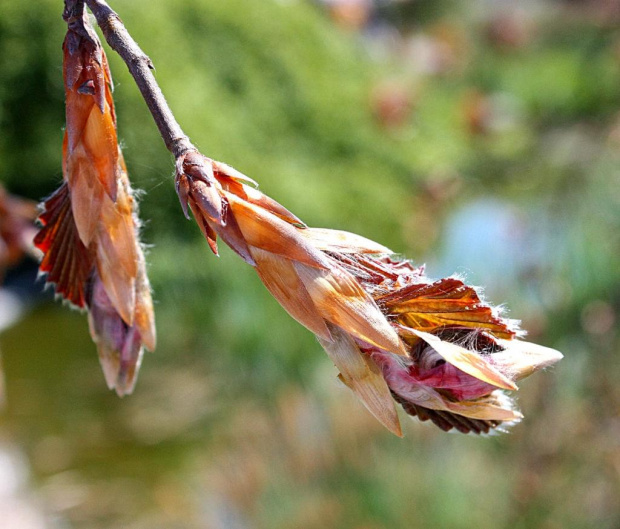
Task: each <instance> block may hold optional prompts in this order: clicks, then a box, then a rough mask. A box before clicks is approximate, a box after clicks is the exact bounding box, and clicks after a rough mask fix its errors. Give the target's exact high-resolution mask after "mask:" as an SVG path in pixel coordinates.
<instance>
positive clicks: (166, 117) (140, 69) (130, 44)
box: [85, 0, 195, 158]
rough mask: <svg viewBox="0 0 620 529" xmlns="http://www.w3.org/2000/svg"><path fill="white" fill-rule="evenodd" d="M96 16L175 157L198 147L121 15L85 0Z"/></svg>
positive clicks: (102, 0)
mask: <svg viewBox="0 0 620 529" xmlns="http://www.w3.org/2000/svg"><path fill="white" fill-rule="evenodd" d="M85 2H86V5H88V8H89V9H90V10H91V11H92V13H93V15H95V18H96V19H97V24H98V25H99V27H100V28H101V31H102V32H103V35H104V37H105V39H106V41H107V43H108V44H109V45H110V47H111V48H112V49H113V50H114V51H115V52H116V53H118V54H119V55H120V56H121V58H122V59H123V61H125V64H126V65H127V68H128V69H129V72H130V73H131V75H132V76H133V78H134V79H135V81H136V84H137V85H138V88H139V90H140V92H141V94H142V97H143V98H144V101H145V102H146V104H147V106H148V108H149V110H150V112H151V115H152V116H153V119H154V120H155V123H156V125H157V128H158V129H159V133H160V134H161V137H162V139H163V140H164V143H165V144H166V147H167V148H168V150H169V151H170V152H171V153H172V154H173V155H174V157H175V158H178V157H179V156H181V155H183V154H184V153H186V152H188V151H191V150H195V147H194V146H193V145H192V143H191V142H190V140H189V138H188V137H187V136H186V135H185V133H184V132H183V129H181V126H180V125H179V124H178V123H177V120H176V119H175V117H174V115H173V114H172V110H170V107H169V106H168V103H167V102H166V98H165V97H164V94H163V93H162V91H161V88H159V85H158V84H157V81H156V80H155V76H154V75H153V72H152V70H153V69H154V67H153V63H152V62H151V60H150V59H149V57H148V56H147V55H146V54H145V53H144V52H143V51H142V50H141V49H140V46H138V44H137V43H136V41H135V40H134V39H133V38H132V37H131V35H130V34H129V32H128V31H127V29H126V28H125V26H124V25H123V22H122V21H121V19H120V17H119V16H118V15H117V14H116V13H115V12H114V10H112V8H111V7H110V6H109V5H108V4H107V2H105V0H85Z"/></svg>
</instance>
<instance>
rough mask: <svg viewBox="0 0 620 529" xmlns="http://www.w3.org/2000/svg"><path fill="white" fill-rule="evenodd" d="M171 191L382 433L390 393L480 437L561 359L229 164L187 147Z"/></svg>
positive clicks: (390, 421) (467, 297)
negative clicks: (311, 344) (313, 338)
mask: <svg viewBox="0 0 620 529" xmlns="http://www.w3.org/2000/svg"><path fill="white" fill-rule="evenodd" d="M176 167H177V171H176V187H177V192H178V195H179V198H180V200H181V205H182V207H183V210H184V212H185V214H186V216H187V215H188V210H191V211H192V213H193V216H194V218H195V219H196V222H197V223H198V225H199V226H200V229H201V230H202V232H203V234H204V236H205V237H206V239H207V241H208V243H209V246H210V247H211V249H212V250H213V252H214V253H216V254H217V252H218V249H217V238H218V236H219V237H220V238H221V239H222V240H223V241H224V242H225V243H226V244H228V245H229V246H230V247H231V248H232V249H233V250H234V251H235V252H236V253H237V254H238V255H239V256H241V257H242V258H243V259H244V260H245V261H246V262H247V263H248V264H250V265H252V266H253V267H254V268H256V271H257V273H258V275H259V277H260V278H261V280H262V281H263V283H264V284H265V286H266V287H267V288H268V289H269V291H270V292H271V294H273V296H274V297H275V298H276V299H277V300H278V301H279V302H280V304H281V305H282V306H283V307H284V308H285V309H286V311H287V312H288V313H289V314H290V315H291V316H292V317H293V318H295V319H296V320H297V321H298V322H300V323H301V324H302V325H304V326H305V327H307V328H308V329H309V330H311V331H312V332H313V333H314V334H316V335H317V337H318V339H319V341H320V343H321V345H322V346H323V348H324V349H325V351H326V352H327V353H328V355H329V356H330V358H331V359H332V361H333V362H334V364H335V365H336V367H337V368H338V370H339V372H340V376H339V377H340V379H341V380H342V381H343V382H344V383H345V384H346V385H347V386H348V387H349V388H351V389H352V390H353V391H354V392H355V393H356V395H357V396H358V397H359V398H360V399H361V400H362V402H363V403H364V405H365V406H366V407H367V408H368V409H369V411H370V412H371V413H372V414H373V415H374V416H375V417H376V418H377V419H379V420H380V421H381V422H382V423H383V424H384V425H385V426H386V427H387V428H388V429H389V430H390V431H392V432H393V433H395V434H396V435H402V433H401V427H400V423H399V420H398V415H397V413H396V409H395V406H394V401H396V402H398V403H400V404H401V405H402V406H403V408H404V409H405V411H406V412H407V413H409V414H410V415H417V416H418V417H419V418H420V419H421V420H428V419H430V420H432V421H433V422H434V423H435V424H437V425H438V426H440V427H441V428H442V429H444V430H450V429H452V428H456V429H457V430H458V431H461V432H464V433H468V432H474V433H486V432H488V431H489V430H491V429H493V428H496V427H498V426H500V425H501V424H507V423H512V422H516V421H518V420H520V418H521V414H520V413H519V412H517V411H516V410H515V409H514V406H513V403H512V401H511V400H510V399H509V398H508V397H507V396H506V395H505V394H504V390H515V389H517V387H516V385H515V381H517V380H519V379H520V378H523V377H524V376H527V375H529V374H531V373H532V372H534V371H536V370H538V369H541V368H544V367H547V366H549V365H551V364H553V363H555V362H556V361H558V360H559V359H560V358H561V355H560V353H558V352H557V351H554V350H552V349H548V348H544V347H540V346H536V345H534V344H529V343H527V342H523V341H521V340H519V339H518V331H517V325H516V322H513V321H510V320H507V319H505V318H502V317H501V315H500V313H499V311H498V310H496V309H493V308H492V307H490V306H489V305H487V304H486V303H484V301H483V300H482V299H481V298H480V296H479V294H478V292H477V290H476V289H475V288H472V287H469V286H467V285H465V284H464V283H463V282H462V281H461V280H460V279H459V278H456V277H452V278H447V279H441V280H439V281H431V280H430V279H428V278H427V277H426V276H425V274H424V270H423V269H421V268H415V267H413V266H412V265H411V264H410V263H409V262H408V261H406V260H400V259H395V258H394V257H393V255H392V252H391V251H390V250H389V249H388V248H385V247H384V246H382V245H380V244H377V243H375V242H373V241H370V240H368V239H365V238H363V237H360V236H358V235H354V234H351V233H347V232H342V231H334V230H326V229H316V228H309V227H307V226H306V225H305V224H303V222H302V221H301V220H300V219H298V218H297V217H296V216H295V215H293V214H292V213H291V212H289V211H288V210H287V209H285V208H284V207H283V206H281V205H280V204H278V203H277V202H275V201H274V200H272V199H271V198H269V197H267V196H266V195H264V194H262V193H261V192H260V191H258V190H257V189H256V188H255V187H254V185H255V184H254V182H253V181H252V180H251V179H250V178H248V177H246V176H245V175H243V174H241V173H239V172H238V171H236V170H235V169H233V168H231V167H229V166H227V165H225V164H222V163H220V162H216V161H213V160H211V159H209V158H206V157H204V156H203V155H201V154H200V153H198V152H195V151H191V152H188V153H186V154H185V155H183V156H181V157H180V158H179V159H178V160H177V165H176Z"/></svg>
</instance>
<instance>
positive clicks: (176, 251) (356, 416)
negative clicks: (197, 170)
mask: <svg viewBox="0 0 620 529" xmlns="http://www.w3.org/2000/svg"><path fill="white" fill-rule="evenodd" d="M354 3H355V2H354ZM356 3H357V4H358V5H357V8H356V9H357V11H353V10H352V8H351V7H350V6H349V7H348V8H347V9H348V11H347V9H345V8H344V7H343V5H338V4H339V2H337V1H332V2H326V3H325V4H323V3H319V2H310V1H302V0H296V1H295V0H288V1H285V0H280V1H276V0H227V1H225V2H221V1H212V0H187V1H185V2H181V3H178V2H177V3H174V4H173V3H172V2H144V1H142V0H133V1H131V2H129V1H122V0H118V1H116V2H114V3H113V7H114V8H115V9H117V10H118V12H119V13H120V14H121V17H122V18H123V20H124V21H125V23H126V25H127V27H128V29H129V30H130V32H131V33H132V35H133V36H134V37H135V38H136V40H138V42H139V43H140V45H141V46H142V47H143V49H144V50H145V51H146V52H147V53H148V54H149V55H150V57H151V58H152V59H153V61H154V63H155V65H156V67H157V71H156V75H157V78H158V80H159V82H160V83H161V86H162V89H163V91H164V93H165V94H166V96H167V98H168V100H169V102H170V104H171V106H172V108H173V110H174V112H175V113H176V116H177V118H178V120H179V121H180V123H181V124H182V125H183V127H184V128H185V129H186V131H187V133H188V134H189V135H190V136H191V137H192V139H193V140H194V141H195V142H196V143H197V145H199V147H200V148H201V149H202V150H203V151H204V152H205V154H208V155H209V156H212V157H213V158H215V159H219V160H223V161H225V162H227V163H229V164H231V165H233V166H235V167H236V168H238V169H239V170H241V171H243V172H245V173H246V174H248V175H250V176H252V177H253V178H255V179H256V180H258V181H259V182H260V184H261V188H262V190H263V191H264V192H266V193H268V194H269V195H271V196H272V197H274V198H275V199H276V200H278V201H279V202H281V203H283V204H284V205H286V206H287V207H288V208H289V209H291V210H292V211H293V212H295V213H296V214H297V215H298V216H300V217H301V218H302V219H304V220H305V221H306V222H307V223H308V224H311V225H316V226H326V227H333V228H340V229H347V230H350V231H354V232H358V233H361V234H362V235H364V236H367V237H369V238H372V239H375V240H378V241H380V242H382V243H384V244H386V245H387V246H390V247H391V248H392V249H394V250H396V251H399V252H402V253H403V254H406V255H407V256H409V257H411V258H414V259H415V260H417V261H427V262H428V263H429V274H430V275H432V276H439V275H448V274H450V273H452V272H454V271H458V272H463V273H466V274H467V275H468V276H469V277H470V278H471V279H473V280H474V282H476V283H478V284H484V285H486V286H487V295H488V297H489V298H490V299H491V300H492V301H493V302H496V303H501V302H505V303H506V304H507V306H508V307H509V308H510V309H511V312H510V315H511V316H512V317H517V318H522V319H523V320H524V327H525V328H527V329H529V330H530V331H531V337H532V338H533V339H535V340H536V341H539V342H541V343H545V344H547V345H550V346H553V347H556V348H557V349H559V350H561V351H562V352H564V354H565V359H564V360H563V361H562V362H561V364H560V365H559V366H558V367H557V368H556V369H554V370H553V371H552V372H550V373H546V374H541V375H538V376H537V377H536V378H533V379H532V380H529V381H527V382H526V383H524V384H523V388H522V397H521V402H520V407H521V409H522V410H523V411H524V413H525V416H526V418H525V420H524V422H523V423H522V424H521V425H519V426H517V427H516V428H514V430H513V432H512V433H511V434H509V435H506V436H502V437H498V438H493V439H487V440H485V439H477V438H470V437H459V436H455V435H446V434H443V433H442V432H439V431H435V430H434V429H432V428H431V427H429V426H426V425H421V424H418V423H410V424H409V425H408V426H407V428H406V437H405V439H403V440H399V439H395V438H394V439H392V438H391V437H390V436H389V434H387V433H385V432H384V431H382V429H381V427H380V425H376V424H375V423H374V420H373V419H372V417H370V416H368V415H367V413H366V411H365V410H364V409H363V408H362V407H361V406H360V405H359V404H358V403H357V402H356V401H355V399H354V397H353V396H352V395H350V394H349V393H348V390H346V388H343V387H341V386H340V385H339V383H338V382H337V381H336V379H335V373H334V371H333V369H332V367H331V365H330V364H329V361H328V360H327V358H326V357H325V356H324V355H323V354H322V353H321V351H320V347H319V345H318V344H317V343H316V342H315V341H314V339H313V338H312V336H311V335H310V333H309V332H307V331H305V330H304V329H303V328H301V327H300V326H299V325H297V324H296V323H295V322H294V321H292V320H291V319H290V318H289V317H288V316H287V315H286V314H285V313H284V311H282V309H281V308H280V307H279V306H278V305H277V303H276V302H275V301H274V300H273V299H271V297H270V296H269V294H268V293H267V292H266V291H265V290H264V288H263V287H262V286H261V285H260V283H259V280H258V279H257V278H256V277H255V274H253V273H252V271H251V270H249V268H248V267H247V265H245V264H244V263H243V262H241V260H240V259H238V257H237V256H235V255H233V254H232V253H231V252H229V251H227V250H223V252H222V257H221V258H220V259H219V260H218V259H216V258H214V257H213V256H212V255H210V252H209V250H208V247H207V245H206V244H205V243H204V241H203V240H202V236H201V235H200V233H199V230H198V229H197V228H196V226H195V225H194V224H190V223H188V222H187V221H185V220H184V218H183V216H182V214H181V211H180V207H179V204H178V201H177V199H176V196H175V194H174V190H173V184H172V171H173V167H172V161H171V159H170V156H169V155H168V154H167V152H166V151H165V149H164V147H163V144H162V142H161V140H160V139H159V137H158V135H157V131H156V128H155V126H154V125H153V123H152V120H151V117H150V116H149V114H148V112H147V110H146V108H145V105H144V104H143V102H142V100H141V98H140V96H139V93H138V91H137V89H136V88H135V86H134V84H133V82H132V80H131V78H130V77H129V75H128V74H127V72H126V68H125V66H124V65H123V64H122V63H121V61H120V60H119V59H118V58H117V57H116V56H115V55H114V54H112V53H109V57H110V60H111V67H112V74H113V76H114V78H115V81H116V91H115V99H116V103H117V113H118V119H119V135H120V138H121V140H122V141H123V143H124V145H125V149H124V154H125V158H126V160H127V164H128V168H129V174H130V177H131V178H132V181H133V182H134V185H135V186H136V187H140V188H142V189H143V190H144V191H145V194H144V196H143V198H142V200H141V217H142V218H143V219H148V220H146V221H145V226H144V228H143V235H144V238H145V239H146V241H147V242H148V243H149V244H151V245H153V247H152V248H151V250H150V253H149V261H150V271H149V272H150V276H151V278H152V282H153V286H154V289H155V293H154V297H155V300H156V312H157V319H158V329H159V337H160V340H159V346H158V349H157V351H156V352H155V353H154V354H149V355H148V356H147V357H146V358H145V363H144V366H143V370H142V372H141V378H140V380H139V382H138V386H137V389H136V392H135V394H134V395H133V396H131V397H128V398H126V399H123V400H119V399H118V398H117V397H116V396H115V395H114V394H112V393H108V392H107V390H106V389H105V383H104V381H103V377H102V376H101V373H100V371H99V366H98V362H97V359H96V353H95V350H94V346H93V345H92V344H91V343H90V341H89V338H88V331H87V328H86V321H85V318H84V317H83V316H82V315H79V314H76V313H69V312H67V311H66V310H63V309H62V308H61V307H60V306H57V305H51V304H43V305H39V306H38V307H37V308H36V309H35V310H34V311H33V312H31V313H30V315H28V316H27V317H26V318H24V319H23V320H22V321H21V323H19V324H17V325H16V326H14V327H12V328H11V329H9V330H7V331H5V332H4V333H3V335H2V336H1V337H0V347H1V348H2V352H3V364H4V371H5V376H6V399H7V403H8V405H7V408H6V410H5V412H4V414H3V416H2V422H0V433H1V434H2V435H3V436H4V437H5V438H6V439H10V441H11V443H13V444H16V445H17V446H19V447H20V449H22V450H23V451H24V452H25V454H26V455H27V456H28V464H29V465H30V467H31V468H32V472H33V480H32V481H33V483H34V484H35V486H36V489H37V491H38V492H37V494H38V496H39V498H40V500H41V504H42V505H43V506H44V507H45V509H46V511H47V512H48V513H49V515H50V517H51V518H58V519H60V520H63V521H65V522H66V523H67V525H68V526H69V527H80V528H81V527H88V528H107V527H131V528H143V527H144V528H146V527H149V528H153V527H171V526H174V527H188V528H193V527H196V528H198V527H200V528H202V527H209V528H211V527H212V528H216V529H217V528H246V527H247V528H254V527H257V528H269V529H271V528H285V527H300V528H308V529H309V528H315V527H316V528H319V527H321V528H322V527H338V528H357V529H361V528H365V529H371V528H372V529H378V528H384V527H386V528H387V527H403V528H412V527H428V526H437V527H448V528H449V527H454V528H456V527H459V528H462V527H476V528H497V527H506V528H526V527H544V528H548V529H554V528H560V527H562V528H565V527H570V528H581V527H583V528H586V527H592V526H596V527H599V528H609V529H611V528H615V527H618V526H619V525H620V514H619V513H620V494H619V493H618V491H619V490H620V478H619V476H620V445H619V442H618V439H619V438H620V417H619V415H620V390H619V389H618V388H620V361H618V353H619V348H620V347H619V345H620V344H619V337H618V331H617V324H616V322H617V319H618V311H619V310H620V277H619V276H620V257H619V256H620V171H619V170H618V167H619V163H620V13H618V12H617V10H614V9H615V8H614V3H613V2H605V1H602V0H601V1H597V0H590V1H576V0H573V1H571V2H559V1H550V0H549V1H537V2H528V3H520V5H521V7H522V8H523V10H522V11H521V10H517V8H515V7H510V5H509V4H507V3H505V2H493V1H483V0H475V1H474V0H462V1H452V2H448V1H445V2H432V3H431V2H407V1H402V2H387V1H384V2H376V3H373V2H371V1H368V2H363V1H361V0H360V1H359V2H356ZM60 4H61V3H59V2H57V1H52V0H45V1H40V2H37V6H36V9H33V7H32V4H31V3H26V2H12V3H9V2H5V3H3V4H2V5H1V6H0V178H2V181H3V182H4V184H5V185H6V187H7V188H8V189H9V190H10V191H11V192H13V193H19V194H22V195H25V196H28V197H30V198H35V199H38V198H41V197H42V196H43V195H45V194H46V193H48V192H51V191H52V190H53V189H54V188H55V187H56V186H57V185H58V183H59V181H60V176H61V175H60V161H61V150H60V144H61V140H62V125H63V122H64V110H63V88H62V79H61V52H60V45H61V42H62V38H63V35H64V27H63V23H62V20H61V18H60V12H61V5H60ZM340 4H342V2H340ZM524 6H526V7H528V9H527V10H525V7H524ZM610 6H611V7H610ZM17 273H18V272H13V274H9V275H8V276H7V286H8V287H11V285H13V286H15V281H16V280H15V278H16V277H22V276H17V275H16V274H17Z"/></svg>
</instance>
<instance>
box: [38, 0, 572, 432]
mask: <svg viewBox="0 0 620 529" xmlns="http://www.w3.org/2000/svg"><path fill="white" fill-rule="evenodd" d="M66 5H67V7H66V11H65V19H66V20H67V22H68V25H69V30H68V33H67V36H66V39H65V42H64V46H63V50H64V80H65V90H66V106H67V129H66V132H65V138H64V145H63V176H64V178H63V183H62V185H61V186H60V188H59V189H58V190H57V191H56V192H55V193H54V194H53V195H52V196H51V197H50V198H48V199H47V201H46V202H45V204H44V210H43V213H42V214H41V216H40V217H39V220H40V222H41V224H42V226H43V227H42V229H41V230H40V231H39V233H38V234H37V236H36V238H35V244H36V246H37V247H38V248H39V249H40V250H41V251H42V252H43V259H42V261H41V266H40V270H41V272H42V273H44V274H46V275H47V281H48V282H49V283H52V284H54V285H55V289H56V292H57V294H59V295H60V296H61V297H63V298H64V299H65V300H67V301H68V302H69V303H71V304H73V305H74V306H76V307H79V308H84V309H86V310H87V311H88V317H89V323H90V330H91V335H92V337H93V340H94V341H95V342H96V344H97V348H98V352H99V357H100V359H101V363H102V366H103V369H104V373H105V376H106V380H107V382H108V385H109V386H110V388H115V389H116V391H117V393H118V394H119V395H124V394H126V393H130V392H131V391H132V389H133V386H134V383H135V379H136V375H137V370H138V368H139V365H140V361H141V357H142V351H143V347H146V348H147V349H150V350H152V349H153V348H154V347H155V327H154V318H153V307H152V301H151V294H150V288H149V283H148V280H147V277H146V272H145V262H144V255H143V252H142V249H141V246H140V243H139V241H138V238H137V232H138V227H139V222H138V220H137V216H136V204H135V200H134V198H133V195H132V192H131V188H130V186H129V180H128V177H127V171H126V168H125V164H124V162H123V157H122V154H121V152H120V150H119V147H118V143H117V136H116V117H115V114H114V104H113V101H112V95H111V77H110V72H109V69H108V66H107V61H106V57H105V54H104V53H103V50H102V48H101V44H100V43H99V40H98V38H97V36H96V34H95V33H94V31H93V30H92V28H91V27H90V26H89V24H88V21H87V19H86V18H85V13H84V5H83V3H82V2H75V1H72V2H70V1H67V3H66ZM115 20H116V22H118V19H115ZM108 29H109V28H108ZM171 137H172V136H171ZM181 151H182V154H180V155H178V156H177V161H176V189H177V194H178V196H179V199H180V201H181V205H182V207H183V211H184V213H185V215H186V217H188V218H189V211H190V210H191V212H192V214H193V216H194V218H195V220H196V222H197V223H198V225H199V227H200V229H201V231H202V233H203V234H204V236H205V238H206V239H207V242H208V244H209V246H210V248H211V250H212V251H213V252H214V253H215V254H216V255H217V253H218V246H217V240H218V237H219V238H221V239H222V240H223V241H224V242H225V243H226V244H227V245H228V246H229V247H230V248H232V250H233V251H235V252H236V253H237V254H238V255H239V256H240V257H241V258H242V259H243V260H245V261H246V262H247V263H248V264H249V265H251V266H252V267H254V268H255V269H256V271H257V273H258V275H259V277H260V279H261V280H262V282H263V283H264V284H265V286H266V287H267V289H268V290H269V291H270V292H271V294H272V295H273V296H274V297H275V298H276V299H277V300H278V302H279V303H280V304H281V305H282V306H283V307H284V309H285V310H286V311H287V312H288V313H289V314H290V315H291V316H292V317H293V318H295V319H296V320H297V321H298V322H300V323H301V324H302V325H304V326H305V327H306V328H308V329H309V330H310V331H312V332H313V333H314V334H315V335H316V336H317V338H318V340H319V342H320V343H321V345H322V346H323V348H324V349H325V351H326V352H327V354H328V355H329V357H330V358H331V360H332V361H333V363H334V364H335V366H336V368H337V369H338V371H339V377H340V379H341V380H342V382H343V383H344V384H345V385H347V386H348V387H349V388H350V389H351V390H352V391H353V392H354V393H355V394H356V395H357V396H358V397H359V399H360V400H361V401H362V402H363V404H364V405H365V406H366V407H367V408H368V410H369V411H370V412H371V413H372V414H373V415H374V416H375V417H376V418H377V419H378V420H379V421H380V422H381V423H382V424H383V425H385V426H386V427H387V428H388V429H389V430H390V431H391V432H393V433H394V434H396V435H399V436H400V435H402V430H401V425H400V422H399V418H398V413H397V410H396V405H395V404H396V403H399V404H400V405H402V407H403V409H404V410H405V412H407V413H408V414H409V415H412V416H417V417H418V418H419V419H421V420H423V421H425V420H431V421H432V422H433V423H435V424H436V425H437V426H439V427H440V428H442V429H443V430H451V429H456V430H457V431H460V432H464V433H469V432H473V433H487V432H489V431H490V430H492V429H496V428H501V427H502V425H506V424H510V423H514V422H516V421H519V420H520V419H521V417H522V416H521V414H520V413H519V412H518V411H517V410H516V409H515V407H514V404H513V401H512V400H511V398H510V397H509V396H508V395H507V393H506V392H508V391H514V390H516V389H517V386H516V385H515V383H516V382H517V381H518V380H520V379H521V378H523V377H526V376H528V375H530V374H531V373H533V372H534V371H537V370H539V369H542V368H544V367H547V366H550V365H552V364H554V363H555V362H557V361H558V360H559V359H560V358H561V357H562V355H561V354H560V353H558V352H557V351H555V350H553V349H548V348H545V347H540V346H537V345H535V344H531V343H528V342H525V341H523V340H522V339H521V337H522V333H520V331H519V330H518V326H517V323H516V322H514V321H512V320H508V319H506V318H503V317H502V315H501V313H500V311H499V310H497V309H494V308H492V307H491V306H489V305H488V304H486V303H485V302H484V301H483V300H482V299H481V297H480V295H479V293H478V291H477V290H476V289H475V288H473V287H470V286H468V285H466V284H464V283H463V281H462V280H461V279H460V278H457V277H450V278H447V279H440V280H438V281H433V280H431V279H429V278H428V277H427V276H426V275H425V272H424V269H423V268H417V267H415V266H413V265H412V264H411V263H410V262H409V261H407V260H403V259H399V258H397V257H396V256H395V255H394V254H393V252H391V251H390V250H389V249H388V248H386V247H384V246H382V245H380V244H378V243H376V242H373V241H370V240H368V239H365V238H364V237H360V236H358V235H354V234H351V233H347V232H343V231H336V230H327V229H317V228H310V227H308V226H306V225H305V224H304V223H303V222H302V221H301V220H300V219H299V218H297V217H296V216H295V215H293V214H292V213H291V212H290V211H288V210H287V209H286V208H284V207H283V206H281V205H280V204H278V203H277V202H276V201H274V200H272V199H271V198H269V197H268V196H266V195H264V194H263V193H261V192H260V191H258V189H257V186H256V183H255V182H254V181H253V180H251V179H250V178H248V177H247V176H245V175H243V174H241V173H240V172H238V171H236V170H235V169H233V168H231V167H229V166H227V165H225V164H223V163H220V162H216V161H214V160H211V159H209V158H207V157H205V156H203V155H202V154H200V153H199V152H197V151H196V150H194V149H193V148H192V147H191V145H190V146H186V147H185V148H183V149H179V152H181Z"/></svg>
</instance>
